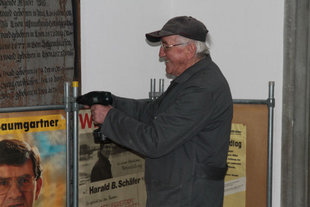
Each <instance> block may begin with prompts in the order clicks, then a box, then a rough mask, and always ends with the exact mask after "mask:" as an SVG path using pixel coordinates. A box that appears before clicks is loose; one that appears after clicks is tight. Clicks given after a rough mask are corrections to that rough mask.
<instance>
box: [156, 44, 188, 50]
mask: <svg viewBox="0 0 310 207" xmlns="http://www.w3.org/2000/svg"><path fill="white" fill-rule="evenodd" d="M187 44H188V42H185V43H178V44H173V45H167V44H166V43H163V42H161V43H160V47H161V48H163V49H164V50H165V51H166V50H168V49H169V48H172V47H176V46H180V45H187Z"/></svg>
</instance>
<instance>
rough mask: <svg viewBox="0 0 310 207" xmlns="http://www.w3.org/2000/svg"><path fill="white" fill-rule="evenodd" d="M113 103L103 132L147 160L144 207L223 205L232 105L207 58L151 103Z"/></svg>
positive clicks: (220, 76)
mask: <svg viewBox="0 0 310 207" xmlns="http://www.w3.org/2000/svg"><path fill="white" fill-rule="evenodd" d="M113 101H114V103H113V105H114V108H113V109H111V110H110V111H109V113H108V114H107V117H106V120H105V121H104V123H103V127H102V130H103V133H104V134H105V135H106V136H108V137H109V138H110V139H111V140H112V141H114V142H116V143H119V144H120V145H123V146H125V147H128V148H130V149H132V150H134V151H135V152H137V153H138V154H140V155H142V156H144V157H145V182H146V188H147V206H148V207H202V206H203V207H208V206H210V207H220V206H222V202H223V192H224V174H225V173H226V158H227V151H228V146H229V137H230V129H231V120H232V113H233V104H232V98H231V93H230V89H229V86H228V83H227V81H226V79H225V78H224V76H223V74H222V73H221V72H220V70H219V68H218V67H217V65H216V64H215V63H214V62H213V61H212V60H211V57H210V56H206V57H205V58H203V59H202V60H200V61H199V62H198V63H196V64H195V65H193V66H192V67H190V68H188V69H187V70H185V72H183V73H182V74H181V75H180V76H178V77H177V78H175V79H174V80H173V81H172V83H171V85H170V87H169V88H168V89H167V91H166V92H165V93H164V94H163V95H162V96H161V97H159V98H158V99H156V100H154V101H139V100H134V99H126V98H120V97H116V96H113Z"/></svg>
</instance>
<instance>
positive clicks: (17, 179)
mask: <svg viewBox="0 0 310 207" xmlns="http://www.w3.org/2000/svg"><path fill="white" fill-rule="evenodd" d="M52 113H54V114H52ZM40 114H42V115H40ZM49 114H50V115H49ZM65 129H66V120H65V116H64V112H59V111H56V112H52V111H48V112H30V113H29V112H21V113H10V114H1V115H0V154H1V157H0V183H1V185H0V206H34V207H46V206H55V207H65V206H66V130H65ZM16 151H17V153H16ZM19 152H21V153H19ZM24 152H25V153H24ZM31 154H35V155H36V156H31ZM33 157H36V159H34V158H33ZM23 159H25V160H26V161H23ZM34 160H35V161H34ZM38 160H40V161H38ZM38 169H40V170H38ZM38 172H39V173H38ZM13 186H14V187H13Z"/></svg>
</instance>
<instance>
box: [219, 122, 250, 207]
mask: <svg viewBox="0 0 310 207" xmlns="http://www.w3.org/2000/svg"><path fill="white" fill-rule="evenodd" d="M227 165H228V171H227V174H226V177H225V192H224V207H245V202H246V200H245V198H246V126H245V125H243V124H236V123H233V124H232V129H231V134H230V143H229V150H228V157H227Z"/></svg>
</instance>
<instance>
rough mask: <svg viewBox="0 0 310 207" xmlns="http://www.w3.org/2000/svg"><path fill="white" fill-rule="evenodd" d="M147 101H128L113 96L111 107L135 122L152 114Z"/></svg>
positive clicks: (127, 99)
mask: <svg viewBox="0 0 310 207" xmlns="http://www.w3.org/2000/svg"><path fill="white" fill-rule="evenodd" d="M150 102H151V101H150V100H148V99H140V100H139V99H129V98H122V97H118V96H115V95H113V107H115V108H116V109H118V110H120V111H122V112H124V114H126V115H127V116H131V117H133V118H134V119H136V120H140V121H143V120H144V117H145V116H146V115H148V116H150V115H151V113H152V111H153V110H152V105H151V104H150Z"/></svg>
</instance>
